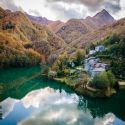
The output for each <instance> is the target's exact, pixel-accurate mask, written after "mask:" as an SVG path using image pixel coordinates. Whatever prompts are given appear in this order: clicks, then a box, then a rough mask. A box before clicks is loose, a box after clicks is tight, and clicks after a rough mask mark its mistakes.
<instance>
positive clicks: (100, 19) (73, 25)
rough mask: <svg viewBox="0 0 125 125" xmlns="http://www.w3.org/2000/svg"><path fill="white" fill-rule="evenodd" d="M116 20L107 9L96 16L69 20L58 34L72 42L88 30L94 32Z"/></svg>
mask: <svg viewBox="0 0 125 125" xmlns="http://www.w3.org/2000/svg"><path fill="white" fill-rule="evenodd" d="M114 21H115V20H114V18H113V17H112V16H111V15H110V14H109V13H108V12H107V11H106V10H102V11H101V12H99V13H97V14H96V15H95V16H94V17H87V18H86V19H83V20H81V19H71V20H69V21H68V22H66V23H65V24H64V25H63V26H62V27H61V28H60V29H59V30H58V31H57V32H56V34H57V35H58V36H60V37H61V38H62V39H64V40H65V41H66V42H67V43H71V42H73V41H74V40H76V39H79V37H81V36H82V35H86V34H87V33H88V32H93V31H94V30H96V29H99V28H101V27H103V26H105V25H109V24H111V23H113V22H114Z"/></svg>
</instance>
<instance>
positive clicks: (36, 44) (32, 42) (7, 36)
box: [0, 8, 65, 64]
mask: <svg viewBox="0 0 125 125" xmlns="http://www.w3.org/2000/svg"><path fill="white" fill-rule="evenodd" d="M0 34H1V36H3V37H1V38H2V39H1V41H0V42H2V43H3V44H2V47H1V48H3V50H2V49H1V52H2V51H3V52H4V50H5V53H4V54H3V53H0V57H1V59H3V58H4V57H5V61H7V57H8V54H9V52H12V53H11V54H12V55H14V56H15V55H17V56H18V57H20V54H21V53H22V52H23V53H25V52H24V51H28V53H30V52H31V51H32V52H31V53H35V54H34V55H36V53H37V54H38V55H39V54H40V55H41V59H42V61H43V60H44V61H45V60H47V59H48V57H49V56H51V55H52V54H55V55H58V54H59V53H60V50H61V49H62V48H63V47H65V42H64V41H63V40H62V39H61V38H59V37H58V36H57V35H56V34H54V33H53V32H52V31H51V30H50V29H49V28H48V27H47V26H41V25H39V24H35V23H32V22H31V21H30V20H29V19H28V18H27V16H26V15H25V14H24V13H22V12H20V11H17V12H11V11H9V10H4V9H2V8H0ZM11 41H12V42H11ZM8 43H9V44H8ZM15 44H17V46H13V45H15ZM3 45H4V47H3ZM10 45H11V46H10ZM18 46H21V48H22V49H17V50H18V53H17V54H16V52H17V51H16V48H17V47H18ZM8 48H10V49H12V50H14V51H9V52H6V51H8V50H9V49H8ZM29 50H31V51H30V52H29ZM56 51H57V53H56ZM24 55H25V54H24ZM24 55H22V56H21V58H23V56H24ZM31 55H32V54H31ZM34 60H35V58H34ZM11 61H12V60H11V59H10V60H9V62H10V63H12V62H11ZM13 62H16V57H14V58H13ZM20 62H21V61H20ZM1 63H2V62H1ZM4 64H6V62H5V63H4Z"/></svg>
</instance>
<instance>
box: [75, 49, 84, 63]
mask: <svg viewBox="0 0 125 125" xmlns="http://www.w3.org/2000/svg"><path fill="white" fill-rule="evenodd" d="M85 54H86V52H85V50H83V49H79V50H78V51H77V53H76V63H77V64H78V65H80V64H81V63H82V62H83V60H84V59H85Z"/></svg>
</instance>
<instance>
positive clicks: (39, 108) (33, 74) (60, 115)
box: [0, 67, 125, 125]
mask: <svg viewBox="0 0 125 125" xmlns="http://www.w3.org/2000/svg"><path fill="white" fill-rule="evenodd" d="M40 74H41V69H39V68H38V67H36V68H35V67H34V68H22V69H20V68H17V69H8V70H5V71H2V72H1V71H0V102H1V103H0V105H2V110H3V120H0V125H17V124H19V125H28V124H30V125H41V124H42V125H67V124H69V125H125V123H124V122H122V121H121V120H124V121H125V108H124V107H125V106H124V104H125V98H124V96H125V91H120V92H119V93H118V94H117V95H115V96H114V97H112V98H110V99H102V100H100V99H91V98H86V97H84V96H78V95H76V94H75V93H74V92H73V91H72V90H71V89H70V88H68V87H67V86H65V85H63V84H60V83H58V82H56V81H53V80H49V79H47V78H46V77H41V76H40ZM120 119H121V120H120Z"/></svg>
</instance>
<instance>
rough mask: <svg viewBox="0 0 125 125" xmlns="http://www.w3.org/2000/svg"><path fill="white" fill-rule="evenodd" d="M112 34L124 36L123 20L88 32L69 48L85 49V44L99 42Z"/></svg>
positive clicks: (124, 24)
mask: <svg viewBox="0 0 125 125" xmlns="http://www.w3.org/2000/svg"><path fill="white" fill-rule="evenodd" d="M112 34H119V35H125V18H123V19H120V20H117V21H115V22H113V23H111V24H110V25H105V26H103V27H101V28H100V29H97V30H94V31H93V32H88V33H87V34H85V35H82V36H81V37H79V38H78V39H77V40H74V41H73V42H72V43H71V44H70V46H74V47H76V48H81V47H83V48H84V47H86V46H87V44H90V43H95V42H99V41H101V40H103V39H105V38H106V37H109V36H110V35H112Z"/></svg>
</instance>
